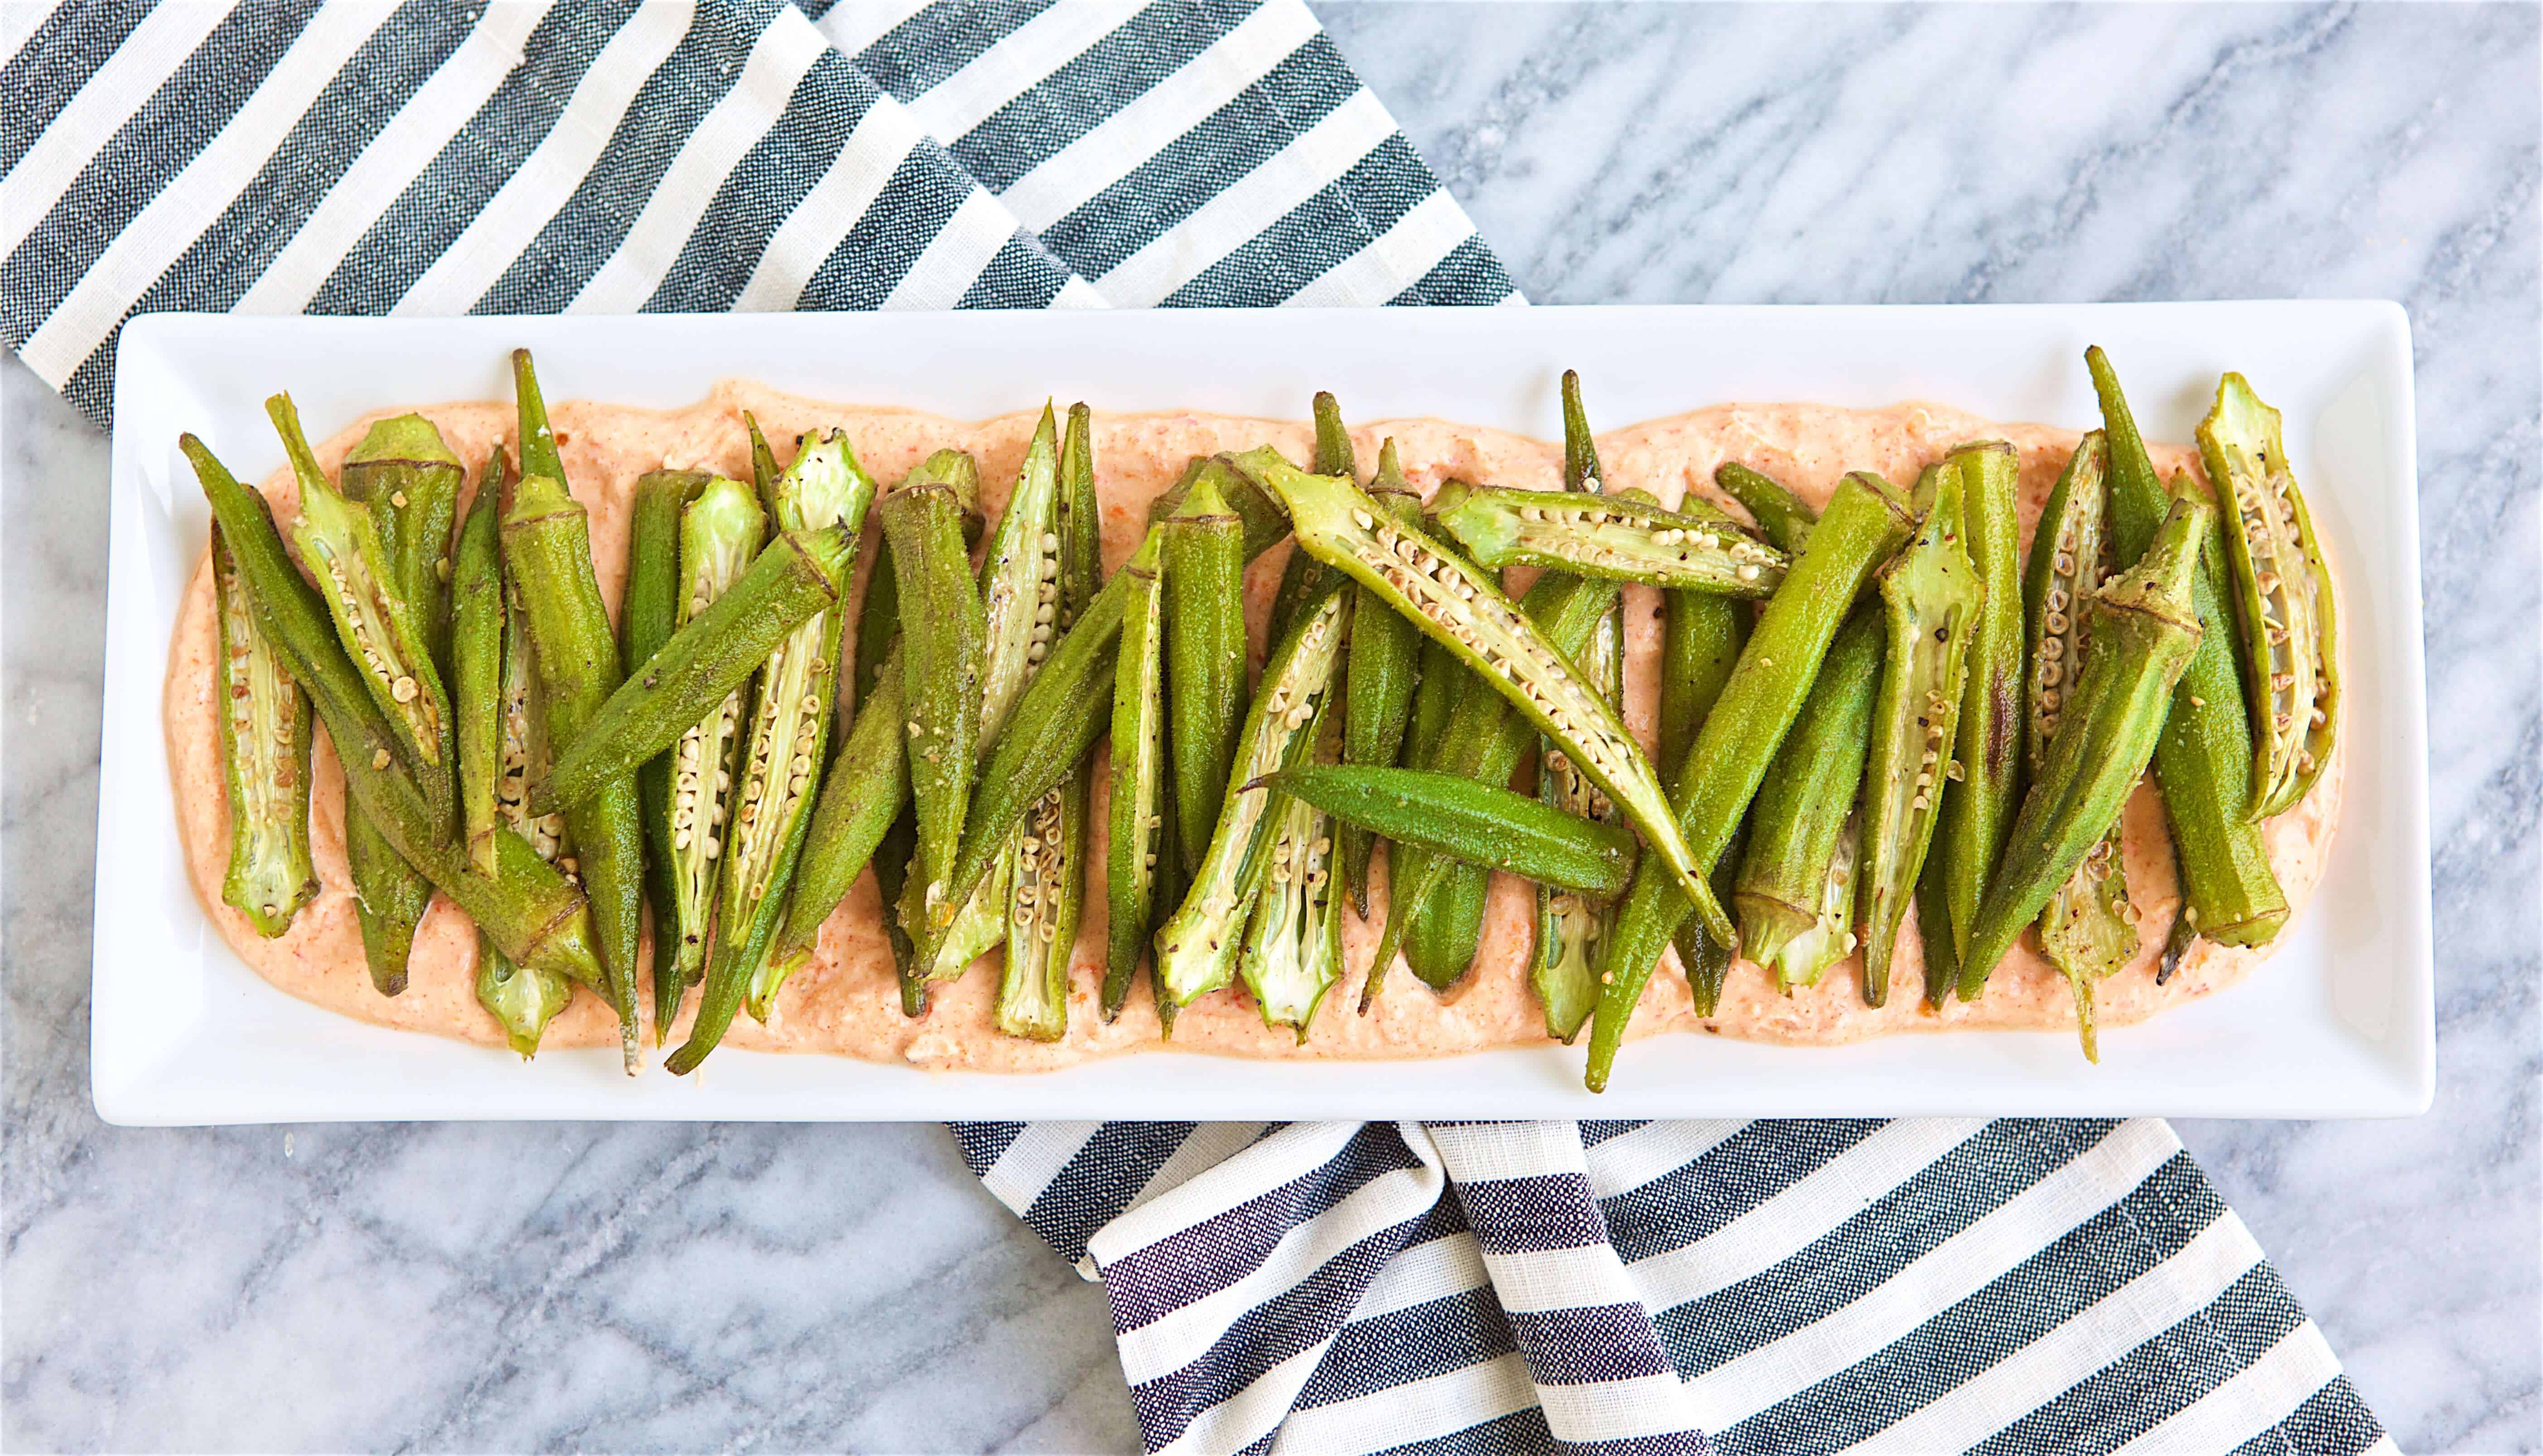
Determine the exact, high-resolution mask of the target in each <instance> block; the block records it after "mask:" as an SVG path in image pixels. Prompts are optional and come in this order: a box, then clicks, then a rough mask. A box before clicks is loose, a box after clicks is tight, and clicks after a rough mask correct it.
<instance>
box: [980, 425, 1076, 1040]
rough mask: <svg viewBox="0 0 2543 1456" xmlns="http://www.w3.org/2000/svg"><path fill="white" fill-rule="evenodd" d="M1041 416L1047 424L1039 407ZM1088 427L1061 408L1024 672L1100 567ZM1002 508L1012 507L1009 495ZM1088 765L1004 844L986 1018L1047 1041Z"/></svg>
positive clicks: (1066, 968) (1060, 991) (1072, 916)
mask: <svg viewBox="0 0 2543 1456" xmlns="http://www.w3.org/2000/svg"><path fill="white" fill-rule="evenodd" d="M1042 418H1043V421H1044V422H1045V424H1047V423H1048V421H1049V420H1050V416H1049V414H1048V412H1047V411H1045V412H1044V414H1043V417H1042ZM1091 426H1092V416H1091V412H1089V411H1088V410H1087V408H1086V407H1085V406H1084V405H1078V406H1076V407H1074V408H1072V409H1071V410H1070V411H1069V416H1068V432H1067V435H1066V436H1065V438H1064V439H1063V440H1062V441H1061V444H1060V447H1059V452H1058V454H1059V464H1058V471H1057V475H1058V480H1057V484H1056V490H1055V498H1054V500H1053V502H1052V507H1051V520H1050V525H1051V529H1050V530H1049V531H1047V532H1045V533H1044V534H1043V535H1042V536H1041V537H1040V541H1041V543H1042V548H1041V549H1042V550H1043V551H1044V552H1045V555H1044V556H1042V557H1041V558H1040V562H1039V565H1038V567H1037V571H1038V573H1039V574H1040V586H1039V588H1038V590H1039V592H1040V595H1039V597H1038V600H1039V602H1040V605H1039V606H1038V607H1037V608H1036V614H1035V622H1036V627H1035V631H1036V632H1037V633H1038V634H1040V637H1039V639H1038V641H1037V642H1036V644H1035V646H1034V649H1033V651H1032V652H1031V653H1030V654H1029V661H1028V665H1027V673H1028V675H1030V674H1031V673H1033V672H1035V671H1037V670H1039V668H1040V663H1041V661H1042V659H1043V658H1044V657H1045V656H1046V655H1047V654H1048V651H1049V646H1050V642H1051V640H1052V638H1053V637H1054V636H1055V635H1056V634H1058V633H1062V632H1066V631H1067V630H1068V629H1069V628H1070V627H1072V626H1074V625H1075V624H1076V621H1077V618H1078V615H1079V614H1080V613H1082V612H1084V611H1085V610H1086V607H1087V604H1088V603H1089V602H1091V601H1092V600H1093V599H1094V596H1095V592H1096V587H1097V584H1098V581H1099V579H1100V578H1101V576H1102V575H1103V559H1102V548H1101V543H1100V542H1099V540H1098V535H1097V531H1096V529H1095V517H1096V515H1097V512H1098V511H1099V509H1100V508H1101V507H1100V505H1099V503H1098V501H1097V499H1096V496H1095V457H1094V444H1093V441H1092V439H1091V438H1090V430H1091ZM1007 508H1008V511H1009V513H1010V515H1011V516H1012V514H1013V512H1014V510H1015V502H1014V500H1013V498H1010V499H1009V501H1008V506H1007ZM1006 529H1007V521H1006V520H1004V519H1001V520H1000V521H999V522H998V530H999V534H1000V536H1001V537H1003V536H1004V535H1005V534H1006ZM992 554H993V555H994V554H995V549H994V547H993V548H992ZM1044 608H1047V609H1048V613H1049V615H1048V619H1047V620H1045V619H1044V616H1043V609H1044ZM993 635H994V633H993ZM1089 774H1090V770H1089V769H1088V768H1087V767H1086V766H1085V765H1082V764H1081V765H1080V766H1079V767H1078V768H1077V770H1076V771H1075V772H1073V773H1071V774H1070V775H1069V776H1068V778H1067V780H1066V781H1065V782H1063V783H1062V784H1061V785H1060V786H1059V787H1058V788H1056V789H1053V790H1051V791H1050V792H1049V793H1047V794H1044V795H1043V796H1042V797H1041V798H1040V800H1038V801H1036V803H1035V804H1034V806H1033V808H1032V810H1031V811H1030V812H1029V813H1028V814H1027V816H1026V819H1025V823H1024V825H1023V827H1022V828H1021V829H1020V830H1019V831H1018V832H1017V834H1016V836H1015V838H1014V840H1013V841H1012V843H1011V846H1010V848H1009V849H1008V851H1007V854H1008V860H1009V869H1008V872H1007V876H1008V880H1009V881H1010V884H1011V886H1012V887H1011V889H1010V892H1009V894H1008V896H1007V898H1006V917H1005V918H1006V925H1005V936H1006V943H1007V955H1006V964H1005V965H1004V966H1003V967H1002V968H1001V974H1000V978H999V984H998V1004H997V1011H996V1016H995V1022H996V1025H997V1027H998V1030H1000V1031H1001V1032H1004V1033H1006V1034H1007V1035H1013V1036H1025V1037H1028V1038H1031V1039H1034V1040H1040V1041H1056V1040H1058V1039H1059V1038H1060V1037H1061V1036H1063V1035H1067V1032H1068V989H1069V978H1070V967H1071V962H1072V960H1073V959H1074V956H1075V951H1076V946H1077V925H1078V920H1079V918H1080V917H1081V915H1082V914H1083V913H1084V909H1085V903H1086V859H1087V855H1086V815H1087V800H1088V798H1089V796H1090V793H1091V781H1090V778H1089Z"/></svg>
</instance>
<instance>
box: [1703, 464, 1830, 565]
mask: <svg viewBox="0 0 2543 1456" xmlns="http://www.w3.org/2000/svg"><path fill="white" fill-rule="evenodd" d="M1713 483H1714V484H1715V485H1717V486H1720V487H1721V488H1722V489H1723V492H1724V493H1725V494H1726V495H1728V496H1730V498H1732V499H1734V500H1736V501H1738V502H1739V503H1740V504H1741V505H1742V506H1745V507H1746V508H1747V511H1748V514H1749V515H1751V516H1753V517H1755V518H1756V521H1757V529H1758V530H1760V531H1762V532H1764V533H1765V536H1766V539H1767V540H1768V541H1770V542H1772V543H1774V546H1775V549H1777V550H1778V551H1782V552H1784V553H1785V554H1787V555H1790V556H1799V555H1801V552H1802V547H1803V546H1804V545H1805V544H1807V543H1808V542H1809V541H1810V539H1811V526H1812V525H1813V524H1815V523H1816V522H1817V520H1818V512H1816V511H1814V510H1812V509H1811V506H1810V502H1809V501H1807V500H1804V499H1803V498H1801V497H1799V496H1796V495H1794V494H1793V493H1792V492H1791V491H1790V490H1788V489H1786V488H1785V486H1784V484H1783V482H1781V481H1778V480H1776V479H1775V478H1774V477H1772V476H1769V475H1767V474H1766V473H1765V472H1763V471H1758V470H1752V469H1750V468H1749V467H1747V466H1745V465H1742V464H1740V463H1739V462H1738V461H1736V460H1725V461H1723V462H1722V463H1721V464H1720V465H1717V466H1715V467H1714V468H1713Z"/></svg>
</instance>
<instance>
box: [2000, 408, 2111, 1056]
mask: <svg viewBox="0 0 2543 1456" xmlns="http://www.w3.org/2000/svg"><path fill="white" fill-rule="evenodd" d="M2109 459H2110V446H2109V444H2108V442H2107V439H2106V437H2105V436H2104V435H2103V433H2102V431H2100V430H2098V429H2097V430H2094V431H2092V432H2091V433H2089V434H2086V435H2085V436H2084V438H2083V440H2082V442H2081V443H2079V444H2078V445H2076V447H2075V453H2074V455H2073V456H2072V457H2070V458H2069V459H2068V460H2067V462H2066V471H2065V473H2064V474H2063V475H2061V476H2059V477H2058V478H2057V485H2056V488H2055V489H2054V490H2052V491H2050V492H2049V494H2048V503H2047V505H2046V506H2045V508H2043V509H2042V511H2041V515H2040V525H2039V527H2038V529H2037V530H2036V531H2035V532H2034V533H2033V535H2032V540H2031V560H2030V564H2029V566H2028V568H2027V570H2026V571H2025V573H2024V575H2023V586H2022V595H2023V612H2024V617H2025V620H2026V621H2027V622H2028V624H2029V641H2028V644H2027V651H2025V652H2024V662H2025V664H2026V669H2027V672H2026V677H2025V680H2024V684H2023V687H2024V694H2023V761H2024V762H2025V763H2026V764H2028V765H2029V766H2030V768H2031V771H2032V772H2034V773H2037V772H2038V771H2039V770H2040V768H2041V767H2042V766H2044V765H2045V764H2046V763H2047V761H2048V740H2049V739H2050V738H2051V737H2052V736H2054V735H2055V733H2056V731H2057V723H2058V718H2059V715H2060V711H2061V710H2062V709H2063V708H2064V707H2065V705H2066V699H2067V697H2068V695H2070V694H2071V693H2073V692H2074V690H2075V679H2076V675H2077V674H2078V673H2079V672H2080V671H2081V670H2082V668H2083V664H2084V660H2085V658H2086V657H2087V656H2088V655H2090V652H2091V646H2092V645H2091V642H2090V640H2089V639H2088V638H2087V637H2086V635H2085V632H2084V620H2085V611H2084V608H2085V605H2086V603H2088V602H2090V601H2091V600H2092V598H2093V596H2094V594H2095V593H2096V592H2099V591H2100V590H2101V589H2102V583H2103V581H2104V579H2105V578H2107V577H2108V576H2109V575H2110V570H2111V541H2110V533H2109V516H2110V506H2109V501H2110V490H2109ZM2119 830H2120V824H2119V820H2118V819H2117V818H2114V819H2113V820H2112V821H2111V825H2110V828H2109V829H2108V830H2106V831H2105V832H2104V833H2103V836H2102V842H2101V843H2100V844H2098V845H2096V846H2095V847H2094V848H2093V849H2092V850H2091V851H2090V852H2088V853H2087V854H2086V855H2085V856H2084V863H2083V864H2082V865H2080V866H2078V867H2077V868H2076V870H2075V873H2074V874H2073V875H2072V876H2070V877H2068V879H2067V881H2066V882H2065V883H2064V884H2062V885H2059V886H2058V888H2057V892H2056V893H2055V894H2053V895H2051V896H2050V897H2049V901H2048V907H2047V908H2046V909H2044V910H2042V911H2041V913H2040V949H2041V952H2042V954H2043V955H2045V956H2046V957H2047V958H2048V960H2049V963H2050V964H2052V965H2054V966H2056V967H2057V969H2058V972H2059V973H2060V974H2061V975H2063V976H2065V978H2066V981H2067V984H2068V986H2069V987H2071V988H2072V989H2073V991H2074V993H2075V1015H2076V1020H2077V1022H2078V1024H2079V1025H2080V1026H2081V1027H2082V1029H2083V1035H2084V1053H2085V1055H2086V1056H2088V1057H2089V1056H2093V1055H2094V1054H2095V1050H2094V1037H2093V983H2094V982H2095V981H2097V980H2099V979H2101V978H2102V977H2104V976H2107V975H2109V974H2111V973H2112V972H2113V971H2116V970H2118V969H2119V967H2120V966H2121V965H2122V964H2125V963H2126V961H2127V958H2128V957H2129V956H2131V955H2133V954H2135V952H2136V948H2137V933H2136V912H2135V909H2134V907H2133V906H2131V905H2130V904H2129V903H2128V881H2127V863H2126V858H2125V855H2124V853H2123V847H2122V844H2121V840H2120V833H2119Z"/></svg>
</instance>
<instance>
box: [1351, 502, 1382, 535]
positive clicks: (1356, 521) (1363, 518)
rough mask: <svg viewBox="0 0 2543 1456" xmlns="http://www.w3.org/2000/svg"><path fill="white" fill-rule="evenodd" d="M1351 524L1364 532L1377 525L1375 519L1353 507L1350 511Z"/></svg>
mask: <svg viewBox="0 0 2543 1456" xmlns="http://www.w3.org/2000/svg"><path fill="white" fill-rule="evenodd" d="M1351 524H1353V525H1355V526H1357V527H1359V528H1360V529H1361V530H1363V531H1365V530H1368V529H1369V528H1370V527H1372V526H1375V525H1376V524H1377V517H1375V516H1373V515H1370V514H1369V513H1368V512H1367V511H1365V510H1361V509H1358V508H1357V507H1353V508H1352V510H1351Z"/></svg>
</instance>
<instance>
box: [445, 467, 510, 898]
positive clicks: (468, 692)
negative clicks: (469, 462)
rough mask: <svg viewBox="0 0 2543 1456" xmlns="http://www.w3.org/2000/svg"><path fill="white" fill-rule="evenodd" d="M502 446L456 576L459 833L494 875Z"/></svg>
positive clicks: (499, 752) (462, 542)
mask: <svg viewBox="0 0 2543 1456" xmlns="http://www.w3.org/2000/svg"><path fill="white" fill-rule="evenodd" d="M505 473H506V465H505V461H504V456H503V447H502V446H501V445H497V446H496V447H495V450H494V454H493V455H492V456H491V457H490V458H489V459H488V460H487V462H486V470H485V473H484V474H483V475H481V476H479V477H478V479H477V498H476V500H475V501H474V502H473V503H471V504H470V505H469V507H468V519H467V520H466V521H465V522H463V523H462V524H461V526H460V528H459V546H458V549H457V550H456V551H455V552H454V553H453V555H452V559H451V577H450V605H451V614H450V615H451V627H450V715H451V718H452V719H453V720H454V731H455V735H456V737H457V738H458V745H457V753H458V759H459V828H460V832H461V834H462V835H464V836H465V844H466V847H467V853H468V862H469V864H471V865H473V866H475V867H476V870H477V873H478V874H480V875H492V874H494V873H495V830H496V828H497V826H498V825H499V824H500V823H501V819H499V818H498V817H497V812H496V802H495V791H496V783H497V781H498V780H499V779H500V778H501V776H502V771H503V709H502V698H503V627H504V623H505V621H506V620H507V619H508V617H509V612H508V610H507V603H506V593H505V591H504V587H503V541H502V529H503V477H504V474H505Z"/></svg>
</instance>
